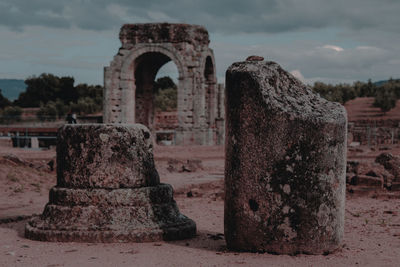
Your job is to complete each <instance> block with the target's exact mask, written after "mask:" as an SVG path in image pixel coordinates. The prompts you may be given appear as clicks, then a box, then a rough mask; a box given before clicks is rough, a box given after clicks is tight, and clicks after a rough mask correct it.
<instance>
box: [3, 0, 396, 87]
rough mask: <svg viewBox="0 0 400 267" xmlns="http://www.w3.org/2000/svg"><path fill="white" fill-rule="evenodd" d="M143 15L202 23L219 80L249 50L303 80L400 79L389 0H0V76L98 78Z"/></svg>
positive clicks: (146, 19)
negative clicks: (126, 29) (128, 27)
mask: <svg viewBox="0 0 400 267" xmlns="http://www.w3.org/2000/svg"><path fill="white" fill-rule="evenodd" d="M144 22H182V23H188V24H199V25H203V26H205V27H206V28H207V29H208V31H209V33H210V39H211V43H210V47H211V48H212V49H213V50H214V54H215V58H216V65H217V76H218V79H219V81H220V82H223V81H224V75H225V70H226V69H227V67H228V66H229V65H230V64H232V63H233V62H235V61H242V60H244V59H245V58H246V57H247V56H249V55H260V56H263V57H264V58H265V59H266V60H272V61H276V62H277V63H279V64H281V65H282V66H283V67H284V68H285V69H287V70H289V71H291V72H292V73H294V74H295V75H296V76H298V77H302V79H303V80H304V81H306V82H307V83H312V82H314V81H317V80H319V81H324V82H330V83H339V82H352V81H355V80H361V81H366V80H368V79H369V78H371V79H372V80H373V81H377V80H382V79H387V78H389V77H393V78H400V1H399V0H334V1H326V0H247V1H244V0H202V1H195V0H168V1H162V0H157V1H151V0H147V1H144V0H140V1H139V0H116V1H105V0H0V78H21V79H25V78H26V77H28V76H32V75H40V74H41V73H43V72H46V73H53V74H56V75H69V76H73V77H75V80H76V82H77V83H82V82H85V83H91V84H102V83H103V67H104V66H106V65H108V64H109V62H110V61H111V60H112V58H113V56H114V54H116V53H117V51H118V48H119V46H120V42H119V40H118V33H119V28H120V27H121V25H122V24H124V23H144ZM169 65H172V64H169ZM173 69H174V67H173V66H172V67H171V66H166V67H165V68H164V70H163V72H165V73H169V71H170V70H173Z"/></svg>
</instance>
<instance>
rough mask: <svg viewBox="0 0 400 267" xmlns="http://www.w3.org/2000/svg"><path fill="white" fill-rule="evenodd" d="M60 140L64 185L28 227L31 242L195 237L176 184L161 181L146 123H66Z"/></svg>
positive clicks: (59, 161)
mask: <svg viewBox="0 0 400 267" xmlns="http://www.w3.org/2000/svg"><path fill="white" fill-rule="evenodd" d="M57 140H58V144H57V185H56V186H55V187H53V188H52V189H51V190H50V196H49V202H48V203H47V205H46V207H45V209H44V211H43V213H42V215H41V216H38V217H34V218H33V219H32V220H30V221H29V222H28V223H27V225H26V229H25V236H26V237H27V238H30V239H35V240H42V241H74V242H145V241H158V240H162V239H164V240H173V239H184V238H189V237H192V236H194V235H195V233H196V225H195V223H194V222H193V221H192V220H190V219H189V218H187V217H186V216H184V215H182V214H181V213H180V212H179V209H178V207H177V205H176V202H175V201H174V199H173V190H172V187H171V186H170V185H168V184H160V181H159V176H158V173H157V170H156V169H155V166H154V160H153V153H152V142H151V138H150V132H149V130H148V129H147V128H146V127H145V126H143V125H140V124H134V125H123V124H120V125H113V124H107V125H104V124H86V125H85V124H82V125H66V126H64V127H62V128H60V130H59V132H58V137H57Z"/></svg>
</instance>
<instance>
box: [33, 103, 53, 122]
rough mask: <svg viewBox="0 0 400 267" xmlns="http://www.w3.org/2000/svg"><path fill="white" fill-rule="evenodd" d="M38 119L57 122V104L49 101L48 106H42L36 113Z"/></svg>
mask: <svg viewBox="0 0 400 267" xmlns="http://www.w3.org/2000/svg"><path fill="white" fill-rule="evenodd" d="M36 117H37V118H38V119H39V120H40V121H55V120H56V119H57V117H58V113H57V105H56V103H55V102H53V101H49V102H47V104H46V105H42V106H41V107H40V109H39V111H38V112H37V113H36Z"/></svg>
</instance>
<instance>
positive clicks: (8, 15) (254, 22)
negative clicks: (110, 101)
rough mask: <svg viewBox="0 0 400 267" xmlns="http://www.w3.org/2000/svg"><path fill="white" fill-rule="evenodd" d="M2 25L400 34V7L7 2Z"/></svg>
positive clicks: (307, 2)
mask: <svg viewBox="0 0 400 267" xmlns="http://www.w3.org/2000/svg"><path fill="white" fill-rule="evenodd" d="M110 5H117V6H119V7H120V8H121V9H122V10H126V13H127V14H130V15H131V17H132V18H140V21H127V19H128V18H122V17H120V16H118V15H116V14H114V13H113V12H111V11H110V9H109V8H108V7H109V6H110ZM0 7H1V8H0V10H1V11H0V24H1V25H6V26H8V27H12V28H16V27H20V28H21V27H24V26H28V25H41V26H47V27H66V28H68V27H72V26H76V27H79V28H82V29H92V30H106V29H110V28H116V27H120V26H121V24H122V23H127V22H131V23H138V22H149V21H153V20H155V19H157V17H156V18H154V16H151V15H149V13H151V12H153V13H154V12H157V13H158V14H165V16H163V17H166V18H168V17H169V18H172V19H173V20H174V21H179V22H185V23H193V24H202V25H205V26H206V27H207V28H208V29H209V30H210V31H213V32H225V33H230V32H235V33H237V32H247V33H248V32H255V33H276V32H287V31H298V30H305V29H320V28H324V27H346V28H348V29H351V30H353V31H355V30H361V29H379V30H381V31H390V32H396V33H399V32H400V27H398V24H399V16H398V14H399V11H400V2H399V1H392V0H381V1H376V0H351V1H345V0H336V1H324V0H303V1H296V0H249V1H243V0H221V1H215V0H213V1H187V0H170V1H161V0H158V1H129V0H116V1H113V2H110V1H106V0H63V1H62V0H60V1H52V0H38V1H24V0H3V1H2V3H0Z"/></svg>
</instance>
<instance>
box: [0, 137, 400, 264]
mask: <svg viewBox="0 0 400 267" xmlns="http://www.w3.org/2000/svg"><path fill="white" fill-rule="evenodd" d="M362 150H363V151H362V152H352V154H351V155H350V156H351V157H352V158H353V159H357V158H363V159H365V160H368V159H370V160H373V155H372V154H373V153H375V152H374V151H371V150H370V149H368V148H364V149H362ZM399 150H400V149H397V148H396V149H395V150H393V152H395V153H396V154H398V152H399ZM357 153H358V154H357ZM7 154H14V155H16V156H17V157H18V158H20V159H22V160H23V161H24V162H23V163H10V162H9V161H4V160H3V161H0V192H1V194H0V266H48V267H50V266H399V264H400V192H395V193H390V194H389V193H387V192H385V191H379V190H378V191H375V192H374V193H373V194H372V195H368V196H361V195H357V194H354V193H353V194H348V196H347V201H346V223H345V238H344V242H343V245H342V247H341V248H340V249H338V251H336V252H335V253H332V254H329V255H318V256H313V255H302V254H300V255H297V256H288V255H272V254H268V253H262V254H260V253H237V252H229V251H227V250H226V247H225V241H224V238H223V235H222V234H223V209H224V203H223V169H224V152H223V148H222V147H160V146H159V147H156V148H155V159H156V165H157V169H158V171H159V173H160V177H161V181H162V182H165V183H170V184H172V185H173V187H174V189H175V199H176V201H177V202H178V206H179V208H180V210H181V212H182V213H184V214H185V215H187V216H189V217H190V218H192V219H193V220H195V221H196V223H197V227H198V233H197V236H196V237H195V238H193V239H189V240H183V241H174V242H155V243H140V244H136V243H129V244H127V243H121V244H120V243H118V244H90V243H49V242H39V241H32V240H28V239H25V238H24V236H23V230H24V225H25V223H26V220H27V219H24V217H23V216H30V215H31V214H34V213H41V212H42V210H43V207H44V205H45V204H46V202H47V198H48V190H49V188H50V187H51V186H53V185H55V183H56V174H55V172H54V171H53V172H51V171H49V170H48V169H49V168H48V166H47V162H48V161H49V160H51V159H52V158H54V156H55V150H54V149H53V150H46V151H32V150H24V149H14V148H11V147H10V146H9V145H8V144H7V142H4V141H2V142H0V157H2V156H4V155H7ZM171 159H177V160H180V161H181V162H185V161H186V160H188V159H200V160H201V162H202V169H197V170H196V171H192V172H176V171H172V172H171V171H169V170H168V167H169V165H170V164H169V161H170V160H171ZM170 163H171V162H170ZM29 164H31V166H30V165H29ZM178 167H179V166H178ZM189 192H190V193H189ZM188 193H189V194H188ZM191 195H192V197H189V196H191ZM18 216H20V218H19V220H16V219H17V217H18Z"/></svg>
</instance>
